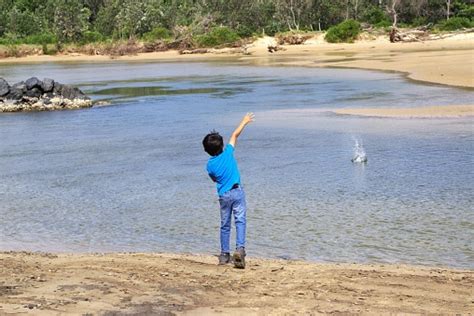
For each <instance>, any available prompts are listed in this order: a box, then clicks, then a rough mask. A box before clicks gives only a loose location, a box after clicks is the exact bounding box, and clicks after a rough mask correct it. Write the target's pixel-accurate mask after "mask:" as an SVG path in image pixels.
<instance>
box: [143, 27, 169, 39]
mask: <svg viewBox="0 0 474 316" xmlns="http://www.w3.org/2000/svg"><path fill="white" fill-rule="evenodd" d="M142 38H143V40H145V41H147V42H154V41H156V40H165V39H170V38H171V32H170V31H169V30H168V29H166V28H164V27H161V26H159V27H155V28H154V29H153V30H151V31H150V32H148V33H145V34H143V37H142Z"/></svg>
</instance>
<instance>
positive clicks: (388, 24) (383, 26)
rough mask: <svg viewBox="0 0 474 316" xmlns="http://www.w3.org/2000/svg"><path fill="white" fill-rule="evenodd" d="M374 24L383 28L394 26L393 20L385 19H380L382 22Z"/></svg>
mask: <svg viewBox="0 0 474 316" xmlns="http://www.w3.org/2000/svg"><path fill="white" fill-rule="evenodd" d="M374 26H375V27H376V28H380V29H383V28H386V27H391V26H392V22H390V21H386V20H384V21H380V22H379V23H377V24H374Z"/></svg>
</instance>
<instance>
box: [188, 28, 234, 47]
mask: <svg viewBox="0 0 474 316" xmlns="http://www.w3.org/2000/svg"><path fill="white" fill-rule="evenodd" d="M239 39H240V37H239V35H237V33H235V32H234V31H233V30H231V29H230V28H228V27H225V26H219V27H215V28H213V29H212V30H211V31H210V32H209V33H207V34H203V35H198V36H196V42H197V44H198V45H199V46H200V47H214V46H219V45H224V44H229V43H233V42H235V41H237V40H239Z"/></svg>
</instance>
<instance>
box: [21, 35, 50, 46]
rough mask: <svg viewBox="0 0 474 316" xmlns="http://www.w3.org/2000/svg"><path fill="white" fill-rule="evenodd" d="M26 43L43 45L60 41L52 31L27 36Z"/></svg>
mask: <svg viewBox="0 0 474 316" xmlns="http://www.w3.org/2000/svg"><path fill="white" fill-rule="evenodd" d="M23 42H24V43H25V44H34V45H43V44H54V43H57V42H58V38H57V37H56V35H54V34H51V33H41V34H35V35H30V36H27V37H25V39H24V40H23Z"/></svg>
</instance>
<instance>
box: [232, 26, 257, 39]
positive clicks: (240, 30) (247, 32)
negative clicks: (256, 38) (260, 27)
mask: <svg viewBox="0 0 474 316" xmlns="http://www.w3.org/2000/svg"><path fill="white" fill-rule="evenodd" d="M236 32H237V35H238V36H240V37H251V36H252V35H253V33H254V31H253V30H252V29H251V28H250V27H249V26H246V25H243V24H239V25H238V26H237V28H236Z"/></svg>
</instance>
